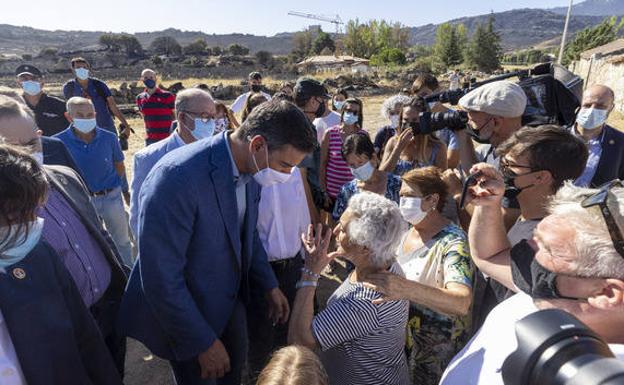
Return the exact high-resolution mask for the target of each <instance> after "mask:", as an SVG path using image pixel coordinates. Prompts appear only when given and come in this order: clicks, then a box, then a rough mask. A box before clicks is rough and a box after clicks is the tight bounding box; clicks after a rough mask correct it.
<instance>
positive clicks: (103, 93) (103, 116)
mask: <svg viewBox="0 0 624 385" xmlns="http://www.w3.org/2000/svg"><path fill="white" fill-rule="evenodd" d="M63 95H65V99H67V100H69V98H71V97H74V96H82V97H83V98H87V99H90V100H91V102H92V103H93V106H94V107H95V119H96V120H97V125H98V127H102V128H105V129H107V130H108V131H111V132H115V133H116V132H117V131H116V130H115V122H113V117H112V116H111V113H110V111H109V110H108V104H107V103H106V98H108V97H109V96H111V95H112V94H111V92H110V90H109V89H108V86H107V85H106V83H104V82H103V81H101V80H99V79H92V78H89V79H88V84H87V89H86V90H84V89H83V88H82V87H81V86H80V83H78V81H77V80H76V79H72V80H70V81H68V82H67V83H65V85H64V86H63Z"/></svg>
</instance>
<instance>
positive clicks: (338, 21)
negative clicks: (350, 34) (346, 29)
mask: <svg viewBox="0 0 624 385" xmlns="http://www.w3.org/2000/svg"><path fill="white" fill-rule="evenodd" d="M288 14H289V15H290V16H299V17H305V18H306V19H312V20H319V21H325V22H327V23H332V24H334V25H335V26H336V37H338V35H339V34H340V26H341V25H343V24H344V23H343V21H342V19H341V18H340V16H338V15H335V16H333V17H332V16H323V15H314V14H311V13H305V12H295V11H290V12H288Z"/></svg>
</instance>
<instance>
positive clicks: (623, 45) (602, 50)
mask: <svg viewBox="0 0 624 385" xmlns="http://www.w3.org/2000/svg"><path fill="white" fill-rule="evenodd" d="M621 53H624V39H618V40H614V41H612V42H611V43H607V44H605V45H601V46H600V47H596V48H592V49H590V50H587V51H585V52H583V53H581V58H582V59H589V58H591V57H592V55H596V56H611V55H617V54H621Z"/></svg>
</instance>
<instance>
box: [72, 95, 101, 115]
mask: <svg viewBox="0 0 624 385" xmlns="http://www.w3.org/2000/svg"><path fill="white" fill-rule="evenodd" d="M86 105H88V106H91V107H92V108H93V109H95V107H94V106H93V103H92V102H91V100H89V99H87V98H83V97H82V96H74V97H71V98H69V100H68V101H67V103H66V107H67V113H68V114H69V115H70V116H74V109H75V108H76V107H77V106H86Z"/></svg>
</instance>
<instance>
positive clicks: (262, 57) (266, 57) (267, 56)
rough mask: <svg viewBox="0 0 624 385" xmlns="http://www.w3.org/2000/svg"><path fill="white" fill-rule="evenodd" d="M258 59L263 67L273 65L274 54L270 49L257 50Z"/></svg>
mask: <svg viewBox="0 0 624 385" xmlns="http://www.w3.org/2000/svg"><path fill="white" fill-rule="evenodd" d="M256 60H257V61H258V64H260V65H261V66H263V67H267V68H268V67H271V66H272V65H273V54H272V53H271V52H268V51H258V52H256Z"/></svg>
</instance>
